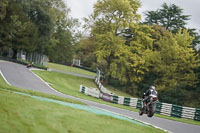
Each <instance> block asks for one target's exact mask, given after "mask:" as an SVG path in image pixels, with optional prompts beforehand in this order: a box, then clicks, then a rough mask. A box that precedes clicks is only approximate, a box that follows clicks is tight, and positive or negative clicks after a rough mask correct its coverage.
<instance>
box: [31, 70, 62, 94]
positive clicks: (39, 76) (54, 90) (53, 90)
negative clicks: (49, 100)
mask: <svg viewBox="0 0 200 133" xmlns="http://www.w3.org/2000/svg"><path fill="white" fill-rule="evenodd" d="M29 70H30V71H31V72H32V70H31V69H29ZM32 73H33V74H34V75H35V76H36V77H38V78H39V79H40V80H42V82H44V83H45V84H46V85H47V86H48V87H49V88H50V89H51V90H53V91H55V92H57V93H59V94H62V95H63V93H61V92H59V91H57V90H55V89H53V88H52V87H51V86H50V85H49V84H48V83H47V82H46V81H44V80H43V79H42V78H41V77H40V76H38V75H37V74H35V73H34V72H32ZM64 95H65V94H64Z"/></svg>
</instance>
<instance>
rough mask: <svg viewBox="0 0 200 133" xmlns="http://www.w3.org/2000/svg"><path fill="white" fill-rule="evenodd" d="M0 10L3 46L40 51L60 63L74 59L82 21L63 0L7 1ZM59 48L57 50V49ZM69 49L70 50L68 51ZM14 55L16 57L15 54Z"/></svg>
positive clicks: (0, 36)
mask: <svg viewBox="0 0 200 133" xmlns="http://www.w3.org/2000/svg"><path fill="white" fill-rule="evenodd" d="M1 4H2V8H1V10H0V24H1V25H0V47H1V48H2V49H8V48H12V49H13V50H14V56H15V57H16V53H17V50H24V51H26V52H28V53H32V52H38V53H41V54H46V55H47V56H50V59H51V60H52V61H55V62H59V63H67V62H70V61H71V59H72V55H73V51H74V50H73V44H74V42H75V40H74V38H76V34H74V33H73V32H74V31H73V28H74V27H75V26H77V25H78V21H77V20H76V19H73V18H71V17H69V11H70V9H69V8H67V7H66V6H65V4H64V2H63V1H62V0H56V1H52V0H42V1H41V0H32V1H30V0H17V1H13V0H7V1H6V0H4V1H1ZM55 49H57V50H56V52H55ZM66 51H67V52H66ZM14 56H13V57H14Z"/></svg>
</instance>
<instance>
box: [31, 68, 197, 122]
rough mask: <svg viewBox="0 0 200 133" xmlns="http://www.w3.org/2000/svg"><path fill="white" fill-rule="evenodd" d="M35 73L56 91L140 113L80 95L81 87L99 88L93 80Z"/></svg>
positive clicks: (170, 118)
mask: <svg viewBox="0 0 200 133" xmlns="http://www.w3.org/2000/svg"><path fill="white" fill-rule="evenodd" d="M34 72H35V73H36V74H37V75H39V76H40V77H41V78H42V79H44V80H45V81H46V82H48V83H50V84H51V86H52V87H53V88H54V89H56V90H58V91H60V92H62V93H65V94H68V95H72V96H75V97H79V98H83V99H87V100H90V101H94V102H98V103H103V104H107V105H111V106H114V107H118V108H122V109H126V110H131V111H135V112H138V109H135V108H132V107H128V106H124V105H119V104H113V103H109V102H105V101H103V100H101V99H97V98H93V97H91V96H86V95H84V94H82V93H80V91H79V88H80V85H84V86H87V87H96V88H97V86H96V84H95V83H94V81H93V80H92V79H87V78H81V77H76V76H72V75H67V74H62V73H57V72H47V71H34ZM155 116H158V117H161V118H165V119H169V120H175V121H179V122H184V123H188V124H195V125H200V122H199V121H194V120H189V119H183V118H175V117H168V116H163V115H159V114H155Z"/></svg>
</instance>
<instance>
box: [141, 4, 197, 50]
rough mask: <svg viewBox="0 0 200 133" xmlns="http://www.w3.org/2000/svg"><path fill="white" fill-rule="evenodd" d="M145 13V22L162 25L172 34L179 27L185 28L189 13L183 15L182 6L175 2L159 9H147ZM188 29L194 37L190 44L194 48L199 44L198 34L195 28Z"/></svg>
mask: <svg viewBox="0 0 200 133" xmlns="http://www.w3.org/2000/svg"><path fill="white" fill-rule="evenodd" d="M145 15H146V18H145V22H144V23H145V24H148V25H160V26H163V27H165V28H166V29H167V30H170V31H172V33H174V34H175V33H177V32H178V31H179V29H180V28H181V29H186V24H187V22H186V21H187V20H189V19H190V18H189V17H190V15H183V9H182V8H180V7H178V6H177V5H175V4H170V5H167V4H166V3H164V4H163V5H162V7H161V9H157V10H156V11H147V12H146V13H145ZM188 31H189V33H190V35H191V36H193V37H194V40H193V42H192V44H193V47H194V49H195V47H197V46H198V45H199V44H200V35H199V33H198V32H197V31H196V29H188Z"/></svg>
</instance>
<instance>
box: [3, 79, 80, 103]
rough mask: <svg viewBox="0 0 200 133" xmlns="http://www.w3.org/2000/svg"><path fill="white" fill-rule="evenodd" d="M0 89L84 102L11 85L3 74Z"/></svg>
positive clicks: (72, 101) (66, 100) (70, 101)
mask: <svg viewBox="0 0 200 133" xmlns="http://www.w3.org/2000/svg"><path fill="white" fill-rule="evenodd" d="M0 89H4V90H10V91H17V92H23V93H27V94H30V95H34V96H41V97H46V98H51V99H55V100H60V101H65V102H69V103H75V104H83V103H82V102H80V101H76V100H72V99H68V98H62V97H58V96H55V95H49V94H45V93H41V92H37V91H31V90H25V89H21V88H17V87H14V86H10V85H8V84H7V83H6V82H5V81H4V79H3V78H2V77H1V75H0Z"/></svg>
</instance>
